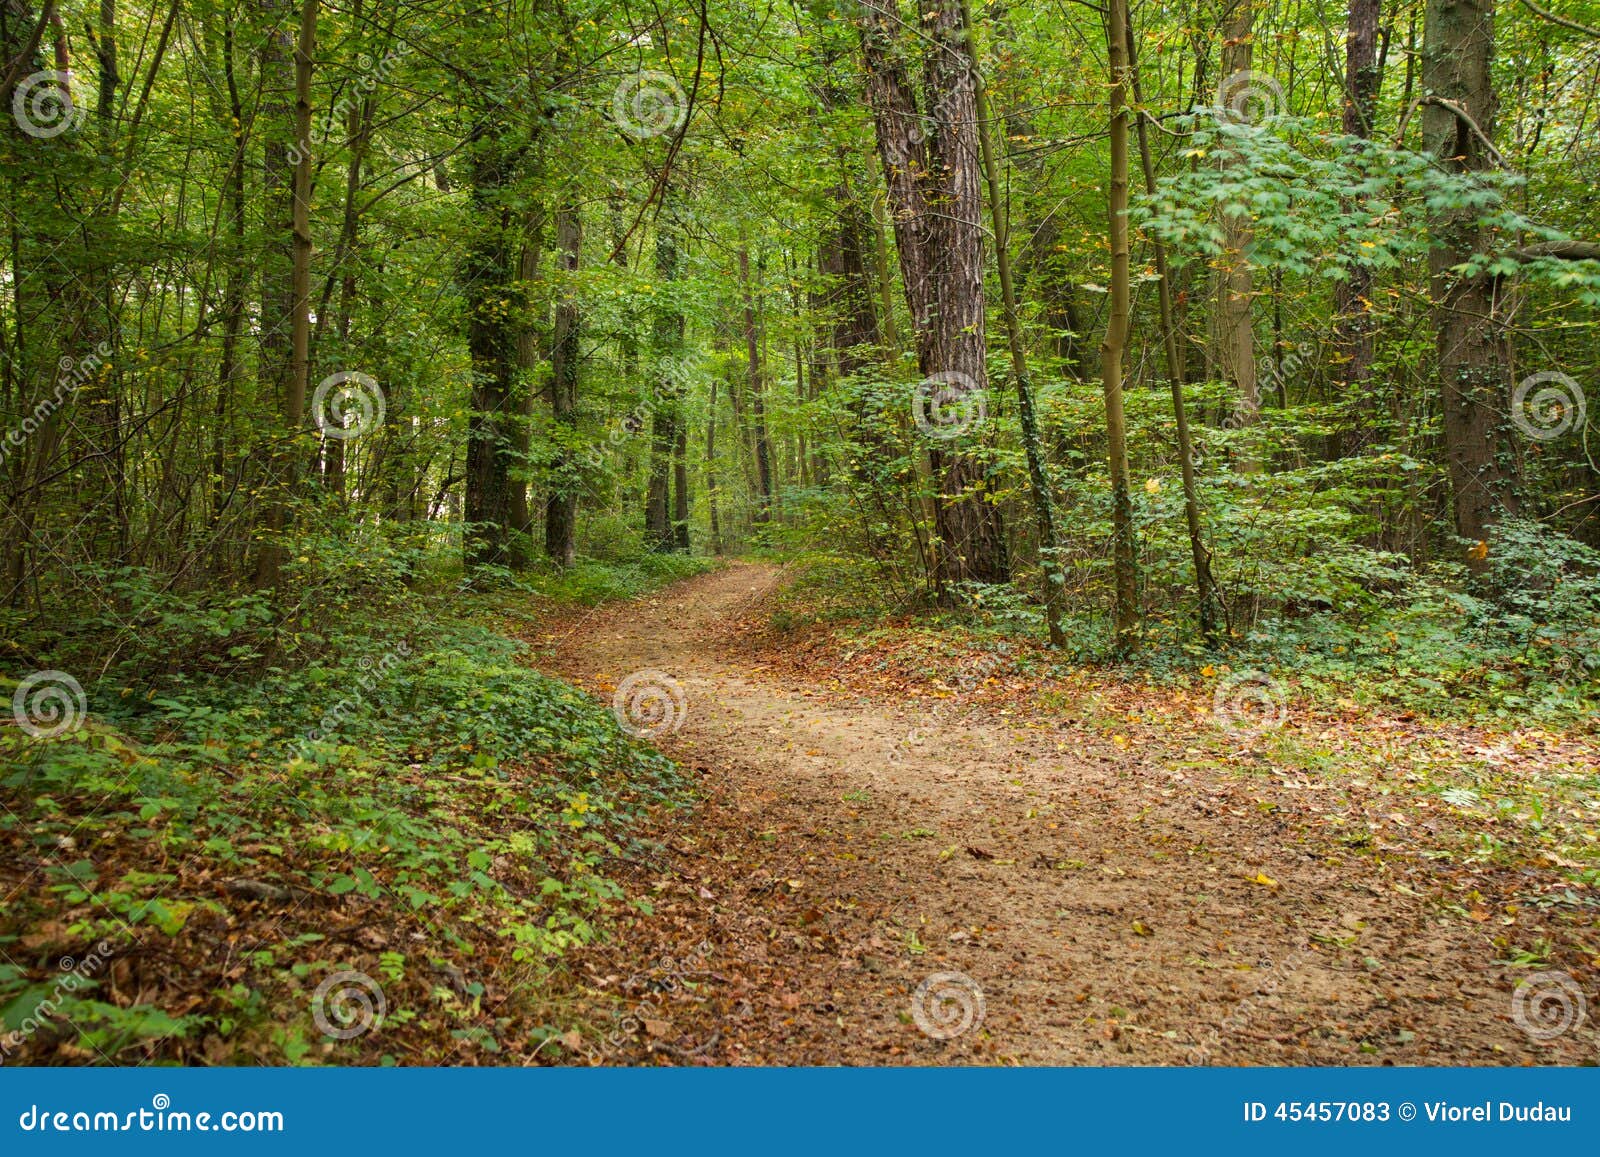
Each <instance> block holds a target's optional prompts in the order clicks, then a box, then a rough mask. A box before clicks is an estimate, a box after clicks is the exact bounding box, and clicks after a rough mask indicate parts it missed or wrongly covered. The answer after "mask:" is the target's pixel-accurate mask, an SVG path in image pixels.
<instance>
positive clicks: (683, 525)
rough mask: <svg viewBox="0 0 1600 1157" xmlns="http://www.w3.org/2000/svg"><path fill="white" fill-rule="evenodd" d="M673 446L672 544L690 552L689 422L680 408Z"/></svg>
mask: <svg viewBox="0 0 1600 1157" xmlns="http://www.w3.org/2000/svg"><path fill="white" fill-rule="evenodd" d="M677 431H678V439H677V441H676V442H675V443H674V444H673V447H672V545H673V547H674V548H675V549H677V550H681V551H683V552H684V553H685V554H687V553H688V552H689V423H688V421H687V420H685V418H684V416H683V412H682V410H681V409H680V411H679V413H678V421H677Z"/></svg>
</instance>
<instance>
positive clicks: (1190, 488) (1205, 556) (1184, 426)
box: [1123, 12, 1217, 643]
mask: <svg viewBox="0 0 1600 1157" xmlns="http://www.w3.org/2000/svg"><path fill="white" fill-rule="evenodd" d="M1123 15H1124V16H1125V18H1126V19H1127V21H1128V26H1127V36H1126V41H1127V45H1128V82H1129V87H1130V88H1131V89H1132V91H1133V103H1134V104H1135V105H1136V106H1137V107H1139V108H1140V109H1142V108H1143V107H1144V93H1143V92H1142V91H1141V85H1140V81H1139V56H1138V51H1137V48H1136V45H1137V39H1136V38H1135V37H1134V35H1133V20H1132V17H1131V16H1127V14H1126V12H1124V14H1123ZM1135 124H1136V125H1137V126H1138V133H1139V164H1140V167H1141V168H1142V169H1143V171H1144V187H1145V190H1146V191H1147V192H1148V193H1150V194H1151V195H1152V196H1154V195H1155V191H1156V167H1155V160H1154V158H1153V157H1152V156H1151V155H1150V134H1149V131H1148V130H1147V129H1146V127H1145V119H1144V114H1142V113H1141V114H1140V115H1139V116H1138V117H1137V119H1136V120H1135ZM1151 251H1152V253H1153V255H1154V257H1155V263H1156V277H1157V285H1156V289H1157V300H1158V302H1159V304H1160V308H1161V345H1162V352H1163V353H1164V354H1165V355H1166V361H1167V381H1168V383H1169V384H1170V386H1171V389H1172V414H1173V418H1174V420H1175V424H1176V426H1177V437H1178V464H1179V471H1180V476H1181V477H1182V479H1183V517H1184V522H1185V524H1186V526H1187V529H1188V532H1189V556H1190V558H1191V559H1192V560H1193V561H1194V584H1195V600H1196V602H1197V604H1198V611H1199V616H1198V617H1199V622H1200V637H1201V638H1203V639H1205V640H1206V641H1207V642H1208V643H1209V642H1213V641H1214V640H1215V637H1216V632H1217V607H1216V582H1215V580H1214V579H1213V578H1212V577H1211V552H1210V551H1209V550H1207V549H1206V544H1205V537H1204V535H1203V533H1202V531H1201V527H1200V499H1199V496H1198V493H1197V490H1196V486H1195V469H1194V441H1193V439H1192V438H1191V437H1190V435H1189V407H1188V404H1187V403H1186V402H1185V400H1184V396H1183V388H1184V361H1183V352H1182V349H1181V347H1180V345H1179V332H1180V330H1179V321H1178V318H1177V316H1176V310H1175V308H1174V306H1175V299H1176V298H1177V296H1178V295H1177V293H1176V292H1174V285H1173V277H1172V268H1171V266H1169V265H1168V264H1167V247H1166V245H1164V244H1163V243H1162V242H1161V240H1160V239H1159V238H1154V237H1153V238H1151Z"/></svg>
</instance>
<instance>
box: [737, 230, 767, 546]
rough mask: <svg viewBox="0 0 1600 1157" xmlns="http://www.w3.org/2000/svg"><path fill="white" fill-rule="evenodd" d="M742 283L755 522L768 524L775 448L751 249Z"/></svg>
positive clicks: (742, 261)
mask: <svg viewBox="0 0 1600 1157" xmlns="http://www.w3.org/2000/svg"><path fill="white" fill-rule="evenodd" d="M739 284H740V286H741V287H742V291H743V294H744V341H745V366H746V370H747V380H748V382H749V387H750V422H751V432H752V434H753V436H754V441H755V446H754V448H755V460H756V514H755V524H756V525H757V526H765V525H766V524H767V521H768V520H769V519H770V518H771V517H772V448H771V445H770V444H769V443H768V440H767V412H766V401H765V398H764V396H763V390H762V377H761V330H760V326H759V325H758V324H757V323H756V306H755V287H754V286H753V285H752V284H751V281H750V252H749V250H747V249H742V248H741V249H740V250H739Z"/></svg>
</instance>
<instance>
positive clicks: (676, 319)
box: [644, 220, 683, 551]
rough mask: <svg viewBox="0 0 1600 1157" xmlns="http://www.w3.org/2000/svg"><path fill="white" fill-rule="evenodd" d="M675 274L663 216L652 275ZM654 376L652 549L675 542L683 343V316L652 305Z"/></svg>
mask: <svg viewBox="0 0 1600 1157" xmlns="http://www.w3.org/2000/svg"><path fill="white" fill-rule="evenodd" d="M677 276H678V247H677V243H676V240H675V239H674V237H673V235H672V232H671V231H670V229H669V228H668V225H667V222H666V221H665V220H663V221H661V222H660V225H659V227H658V229H657V232H656V277H657V279H658V280H659V281H660V282H661V283H662V288H663V289H668V290H670V287H671V286H670V283H671V282H672V281H673V280H674V279H676V277H677ZM652 333H653V337H654V347H655V348H654V351H653V352H654V354H655V358H656V376H655V383H654V387H653V388H654V397H653V398H652V401H651V406H650V477H649V482H648V484H647V489H646V491H645V504H644V524H645V537H646V538H647V539H648V540H649V543H650V545H651V547H652V548H653V549H655V550H662V551H670V550H674V549H676V547H677V536H676V535H675V534H674V533H673V529H672V509H671V502H672V493H671V491H672V459H673V455H674V453H675V451H676V449H677V445H678V425H677V419H678V383H677V372H678V371H677V356H678V352H679V350H680V349H681V347H682V345H683V315H682V314H681V313H679V312H678V310H677V307H676V306H674V305H669V304H659V305H657V306H656V310H655V318H654V321H653V323H652Z"/></svg>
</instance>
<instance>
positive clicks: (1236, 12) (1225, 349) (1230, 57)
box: [1216, 0, 1261, 473]
mask: <svg viewBox="0 0 1600 1157" xmlns="http://www.w3.org/2000/svg"><path fill="white" fill-rule="evenodd" d="M1254 25H1255V0H1232V4H1231V7H1230V8H1229V10H1228V12H1227V15H1226V17H1225V19H1224V22H1223V29H1222V37H1223V41H1222V75H1223V77H1224V78H1226V77H1230V76H1234V75H1235V74H1237V73H1241V72H1248V71H1249V70H1250V62H1251V59H1252V56H1253V46H1254V38H1255V32H1254ZM1225 163H1226V162H1225ZM1254 237H1255V231H1254V230H1253V229H1252V228H1251V227H1250V219H1249V216H1248V215H1247V214H1245V213H1242V212H1241V213H1237V214H1235V213H1230V214H1228V215H1227V216H1226V217H1225V218H1224V219H1223V248H1224V252H1223V255H1222V261H1223V265H1222V268H1220V269H1219V270H1218V271H1217V278H1216V346H1217V358H1218V363H1219V365H1220V368H1221V370H1222V375H1223V377H1224V379H1225V380H1227V382H1228V383H1229V384H1230V385H1232V386H1233V387H1234V389H1235V390H1236V391H1237V396H1238V410H1237V414H1236V417H1237V420H1238V423H1239V425H1240V426H1242V427H1244V428H1245V429H1246V431H1249V430H1250V429H1251V428H1252V427H1254V426H1255V425H1257V424H1258V423H1259V422H1260V421H1261V386H1260V383H1259V382H1258V380H1257V376H1256V341H1255V329H1254V326H1253V325H1252V319H1251V313H1252V310H1253V308H1254V305H1255V283H1254V277H1253V276H1252V274H1251V270H1250V260H1249V258H1248V257H1247V256H1246V254H1247V251H1248V249H1249V247H1250V242H1251V241H1252V240H1253V239H1254ZM1247 437H1249V438H1252V439H1253V437H1254V435H1253V434H1247ZM1238 462H1239V469H1240V471H1241V472H1242V473H1253V472H1254V471H1256V470H1258V469H1259V468H1260V457H1259V454H1258V452H1257V450H1256V447H1255V446H1254V445H1253V444H1252V443H1251V442H1246V443H1245V445H1244V449H1243V451H1242V452H1241V454H1240V456H1239V459H1238Z"/></svg>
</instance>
